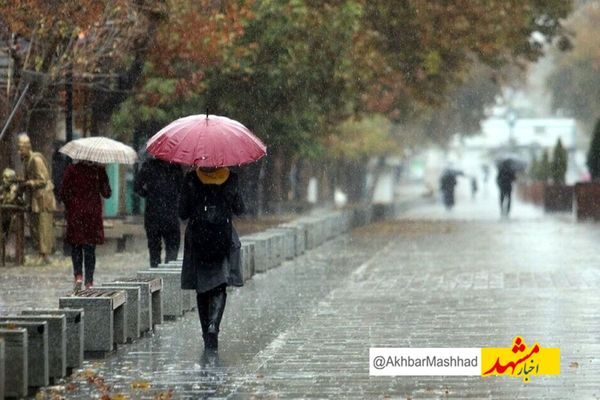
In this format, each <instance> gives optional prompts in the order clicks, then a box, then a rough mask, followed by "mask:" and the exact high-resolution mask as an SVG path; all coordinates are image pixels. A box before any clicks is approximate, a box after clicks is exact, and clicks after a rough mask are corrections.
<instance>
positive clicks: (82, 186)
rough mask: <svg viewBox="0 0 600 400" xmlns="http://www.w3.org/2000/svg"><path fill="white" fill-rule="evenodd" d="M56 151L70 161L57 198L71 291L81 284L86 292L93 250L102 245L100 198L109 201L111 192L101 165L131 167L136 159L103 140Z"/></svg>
mask: <svg viewBox="0 0 600 400" xmlns="http://www.w3.org/2000/svg"><path fill="white" fill-rule="evenodd" d="M59 151H60V152H61V153H63V154H66V155H68V156H69V157H71V158H72V159H73V160H74V162H73V164H71V165H69V166H68V167H67V169H66V170H65V173H64V176H63V181H62V184H61V187H60V197H61V199H62V200H63V202H64V204H65V213H66V220H67V232H66V235H65V241H67V243H69V244H70V245H71V261H72V263H73V275H74V280H75V283H74V290H75V291H78V290H81V289H82V285H83V284H84V283H85V288H86V289H89V288H91V287H92V286H93V285H94V271H95V269H96V246H97V245H99V244H102V243H104V226H103V218H102V214H103V213H102V198H108V197H110V196H111V194H112V191H111V188H110V185H109V182H108V176H107V174H106V169H105V166H104V165H102V164H104V163H111V162H121V163H128V164H132V163H134V162H135V160H136V158H137V155H136V153H135V151H134V150H133V149H132V148H131V147H129V146H127V145H124V144H122V143H119V142H116V141H114V140H112V139H108V138H104V137H90V138H83V139H78V140H75V141H72V142H69V143H67V144H66V145H64V146H63V147H62V148H61V149H60V150H59ZM84 266H85V280H84Z"/></svg>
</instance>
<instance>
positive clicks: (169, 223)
mask: <svg viewBox="0 0 600 400" xmlns="http://www.w3.org/2000/svg"><path fill="white" fill-rule="evenodd" d="M182 182H183V172H182V171H181V167H180V166H179V165H177V164H173V163H169V162H167V161H162V160H159V159H156V158H150V159H148V160H146V161H145V162H144V163H143V164H142V167H141V169H140V171H139V173H138V174H137V176H136V179H135V181H134V185H133V187H134V191H135V192H136V193H137V194H138V195H139V196H141V197H144V198H145V199H146V209H145V211H144V228H145V229H146V238H147V239H148V252H149V253H150V267H151V268H156V267H158V264H160V260H161V252H162V242H163V241H164V243H165V263H168V262H169V261H173V260H176V259H177V254H178V253H179V244H180V241H181V231H180V225H179V216H178V213H177V205H178V204H179V194H180V191H181V185H182Z"/></svg>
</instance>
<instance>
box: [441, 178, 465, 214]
mask: <svg viewBox="0 0 600 400" xmlns="http://www.w3.org/2000/svg"><path fill="white" fill-rule="evenodd" d="M459 175H464V173H463V172H462V171H460V170H457V169H453V168H446V169H445V170H444V171H443V172H442V176H441V177H440V190H441V191H442V199H443V202H444V206H446V209H447V210H448V211H449V210H451V209H452V207H454V188H455V187H456V184H457V181H456V177H457V176H459Z"/></svg>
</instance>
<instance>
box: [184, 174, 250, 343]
mask: <svg viewBox="0 0 600 400" xmlns="http://www.w3.org/2000/svg"><path fill="white" fill-rule="evenodd" d="M243 212H244V202H243V200H242V196H241V194H240V190H239V186H238V177H237V175H236V174H235V173H233V172H231V171H229V169H228V168H218V169H215V168H212V169H206V168H198V169H197V170H195V171H191V172H190V173H188V174H187V175H186V176H185V179H184V183H183V186H182V190H181V199H180V202H179V217H180V218H181V219H182V220H188V224H187V228H186V231H185V240H184V250H183V266H182V271H181V288H182V289H194V290H196V293H197V294H196V300H197V304H198V316H199V317H200V324H201V326H202V337H203V339H204V346H205V348H206V349H208V350H217V348H218V334H219V326H220V324H221V318H222V317H223V311H224V310H225V301H226V298H227V293H226V287H227V285H228V283H229V278H230V277H229V276H228V275H229V265H228V257H229V256H230V255H231V253H232V249H233V248H234V247H235V245H234V243H233V240H234V239H233V226H232V221H231V220H232V216H233V215H234V214H235V215H240V214H242V213H243Z"/></svg>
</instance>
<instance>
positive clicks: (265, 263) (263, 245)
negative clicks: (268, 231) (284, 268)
mask: <svg viewBox="0 0 600 400" xmlns="http://www.w3.org/2000/svg"><path fill="white" fill-rule="evenodd" d="M240 241H241V242H242V246H243V245H244V244H246V243H251V244H253V245H254V272H255V273H257V272H265V271H267V270H268V269H269V265H270V259H269V253H270V251H271V250H270V249H271V247H270V240H269V238H267V237H264V236H260V235H257V234H252V235H247V236H243V237H241V238H240Z"/></svg>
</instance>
